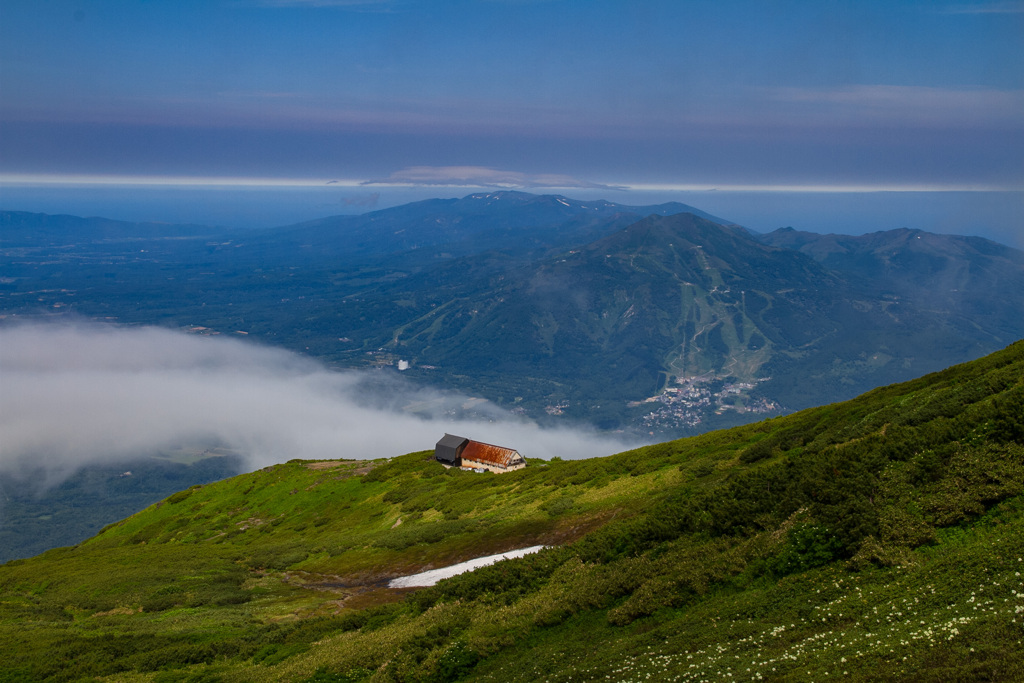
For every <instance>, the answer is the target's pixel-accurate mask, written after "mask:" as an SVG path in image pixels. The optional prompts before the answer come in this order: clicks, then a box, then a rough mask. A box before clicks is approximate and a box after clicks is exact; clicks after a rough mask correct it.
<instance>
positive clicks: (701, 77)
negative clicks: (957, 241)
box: [0, 0, 1024, 232]
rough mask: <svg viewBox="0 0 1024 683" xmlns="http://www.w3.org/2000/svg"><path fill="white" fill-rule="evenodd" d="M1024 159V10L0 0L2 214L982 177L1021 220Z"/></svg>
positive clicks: (886, 186)
mask: <svg viewBox="0 0 1024 683" xmlns="http://www.w3.org/2000/svg"><path fill="white" fill-rule="evenodd" d="M1022 159H1024V2H1017V1H1005V0H996V1H991V2H989V1H983V2H926V1H924V0H921V1H914V2H909V1H908V2H900V1H893V0H888V1H883V2H878V1H874V0H858V1H853V2H837V1H829V0H821V1H811V0H804V1H792V2H775V1H771V0H764V1H735V0H734V1H731V2H730V1H728V0H719V1H716V2H686V1H683V0H675V1H672V2H642V1H636V0H634V1H631V2H624V1H623V2H608V1H603V0H589V1H587V2H580V1H570V0H547V1H545V0H505V1H502V0H489V1H485V0H478V1H474V2H470V1H465V2H444V1H430V2H426V1H417V0H393V1H392V0H381V1H380V2H359V1H348V0H202V1H191V0H176V1H175V2H156V1H142V0H139V1H136V2H130V1H126V0H121V1H116V0H48V1H47V2H38V1H36V0H4V1H3V2H2V3H0V182H2V183H3V186H4V189H3V193H4V196H3V197H0V200H2V201H3V204H4V205H5V208H21V207H16V206H9V205H10V204H11V202H12V201H17V200H18V199H19V198H21V197H24V196H27V195H24V194H23V193H21V191H22V190H24V189H25V188H26V187H29V186H32V187H34V188H37V189H38V187H47V188H50V190H51V191H53V190H54V188H59V187H71V186H72V185H69V183H71V184H73V186H76V187H80V186H82V185H83V183H84V184H88V183H91V182H94V181H96V180H102V181H103V182H105V183H107V185H106V187H108V188H109V187H110V186H111V184H113V185H114V186H119V185H123V184H128V186H131V183H134V182H138V181H139V179H146V180H147V182H150V181H152V180H153V179H162V180H160V181H161V182H167V183H172V184H177V185H179V186H185V185H188V186H196V185H199V186H202V185H204V184H206V185H209V184H211V183H223V182H225V181H224V179H225V178H236V179H237V178H241V179H247V180H245V181H244V182H246V183H250V184H256V185H259V184H266V183H270V184H271V186H275V185H274V184H277V185H276V186H280V184H281V183H282V182H296V181H299V182H300V183H304V184H307V185H308V186H310V187H318V186H319V187H322V186H324V184H325V183H326V182H327V181H330V180H334V181H338V182H336V183H334V187H335V188H336V189H337V190H338V191H341V189H342V188H348V189H349V191H350V192H351V196H353V197H356V196H362V195H360V194H359V193H362V194H366V192H367V190H366V188H371V189H376V190H379V191H380V192H382V193H383V195H384V196H385V197H398V196H405V195H402V194H401V193H399V194H395V191H394V188H396V187H397V188H405V190H408V189H409V188H422V189H424V191H427V190H431V192H432V193H433V194H442V195H454V194H459V192H458V188H461V187H477V186H504V187H516V188H522V189H528V190H533V191H538V190H539V191H547V190H548V189H554V190H557V191H559V192H561V193H563V194H569V195H579V194H580V193H587V192H598V191H602V190H603V191H605V192H612V193H613V194H615V195H616V196H615V199H616V200H617V201H622V200H623V199H624V198H625V197H624V196H622V195H623V193H624V192H625V193H626V194H628V193H629V192H632V193H633V194H634V195H635V196H636V197H642V198H644V199H646V198H648V197H650V196H655V195H657V196H658V197H664V198H682V200H684V201H685V199H686V196H687V195H686V193H687V192H690V193H692V192H702V191H708V190H712V189H717V190H719V191H734V192H739V191H742V192H752V191H771V192H783V191H786V192H799V191H806V190H808V189H813V190H816V191H820V190H823V189H832V190H839V191H842V192H845V193H849V192H851V191H864V190H894V191H908V190H914V191H915V193H914V194H915V195H919V194H922V193H927V192H935V191H957V192H958V194H962V193H963V192H962V191H967V190H969V191H973V192H979V191H980V192H984V191H993V192H999V193H1001V194H1002V196H1003V198H1002V200H1001V203H999V206H1000V207H1002V208H1000V209H999V211H998V212H995V213H998V216H999V217H998V218H993V221H996V222H997V223H999V225H998V226H997V227H998V229H999V230H1002V231H1003V232H1006V231H1007V230H1010V229H1012V227H1013V225H1014V223H1013V221H1014V217H1015V215H1016V218H1017V219H1018V220H1017V223H1016V224H1017V225H1018V226H1019V225H1020V221H1019V218H1020V213H1021V209H1022V207H1024V204H1022V202H1021V200H1020V193H1021V191H1022V189H1024V161H1022ZM254 178H255V179H261V180H256V181H254V180H252V179H254ZM232 182H236V181H232ZM12 188H13V189H12ZM623 188H626V189H623ZM19 193H20V194H19ZM428 193H429V192H428ZM652 193H654V194H652ZM1006 193H1009V196H1010V199H1009V200H1008V199H1007V198H1006ZM51 194H52V192H51ZM1014 196H1016V197H1017V199H1016V201H1014V200H1013V197H1014ZM971 201H973V202H975V203H977V202H978V201H979V200H978V199H977V198H976V197H975V198H974V199H972V200H971ZM356 205H357V203H353V204H352V206H356ZM1007 207H1008V208H1007ZM995 213H994V214H993V215H995ZM882 227H895V226H882ZM921 227H926V226H921Z"/></svg>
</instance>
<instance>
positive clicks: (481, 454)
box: [462, 441, 522, 467]
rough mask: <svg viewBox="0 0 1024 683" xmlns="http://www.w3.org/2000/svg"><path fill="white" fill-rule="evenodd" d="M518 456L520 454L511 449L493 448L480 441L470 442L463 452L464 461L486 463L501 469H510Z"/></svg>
mask: <svg viewBox="0 0 1024 683" xmlns="http://www.w3.org/2000/svg"><path fill="white" fill-rule="evenodd" d="M517 455H519V453H518V452H517V451H515V450H513V449H511V448H502V447H501V446H492V445H491V444H489V443H480V442H479V441H470V442H469V443H468V444H466V447H465V448H464V449H463V451H462V459H463V460H474V461H476V462H485V463H490V464H493V465H500V466H501V467H508V466H509V465H510V464H511V463H512V460H513V458H515V457H516V456H517ZM520 457H522V456H520Z"/></svg>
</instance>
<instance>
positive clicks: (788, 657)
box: [0, 342, 1024, 682]
mask: <svg viewBox="0 0 1024 683" xmlns="http://www.w3.org/2000/svg"><path fill="white" fill-rule="evenodd" d="M1022 442H1024V342H1018V343H1016V344H1014V345H1012V346H1010V347H1008V348H1007V349H1005V350H1003V351H1000V352H997V353H995V354H992V355H991V356H988V357H986V358H983V359H981V360H978V361H975V362H972V363H967V364H964V365H960V366H956V367H953V368H950V369H948V370H945V371H943V372H939V373H935V374H932V375H928V376H926V377H924V378H921V379H918V380H914V381H911V382H907V383H904V384H899V385H892V386H888V387H884V388H880V389H876V390H874V391H871V392H869V393H867V394H864V395H862V396H860V397H858V398H856V399H854V400H851V401H847V402H845V403H840V404H833V405H829V406H824V407H821V408H814V409H810V410H805V411H803V412H800V413H796V414H794V415H790V416H787V417H782V418H775V419H772V420H768V421H765V422H762V423H758V424H754V425H747V426H744V427H738V428H734V429H731V430H727V431H720V432H713V433H710V434H705V435H702V436H699V437H694V438H690V439H684V440H678V441H672V442H668V443H663V444H658V445H655V446H650V447H646V448H641V449H638V450H635V451H630V452H627V453H622V454H619V455H615V456H610V457H607V458H595V459H591V460H584V461H572V462H561V461H557V460H556V461H552V462H549V463H542V462H538V461H531V462H530V466H529V467H527V468H526V469H525V470H521V471H519V472H514V473H510V474H505V475H490V474H482V475H481V474H473V473H465V472H459V471H452V470H445V469H443V468H442V467H441V466H440V465H438V464H437V463H434V462H432V461H431V460H430V452H427V451H425V452H421V453H412V454H409V455H405V456H401V457H395V458H390V459H371V457H372V456H375V455H377V454H366V455H367V459H366V460H362V461H331V462H302V461H291V462H289V463H286V464H282V465H277V466H274V467H270V468H267V469H264V470H261V471H258V472H254V473H251V474H245V475H241V476H238V477H234V478H232V479H227V480H224V481H221V482H218V483H215V484H210V485H206V486H202V487H193V488H191V489H187V490H185V491H181V492H179V493H176V494H174V495H172V496H170V497H169V498H167V499H166V500H164V501H162V502H161V503H159V504H157V505H154V506H151V507H150V508H147V509H146V510H144V511H142V512H140V513H138V514H136V515H134V516H132V517H130V518H128V519H126V520H124V521H123V522H120V523H117V524H114V525H111V526H109V527H108V528H106V529H104V530H103V531H102V532H101V533H99V534H98V535H97V536H95V537H94V538H92V539H90V540H89V541H87V542H84V543H82V544H80V545H78V546H76V547H73V548H60V549H56V550H52V551H49V552H47V553H44V554H43V555H40V556H38V557H36V558H32V559H29V560H16V561H12V562H8V563H7V564H6V565H3V566H0V638H2V639H3V642H4V643H5V645H6V647H5V648H2V649H0V671H2V672H3V673H0V681H4V680H10V681H14V680H19V681H20V680H47V681H74V680H95V679H99V680H105V681H126V682H127V681H133V682H134V681H156V682H170V681H196V682H198V681H279V680H284V681H309V682H316V681H364V680H367V681H453V680H463V679H465V680H491V681H535V680H550V681H568V680H575V681H579V680H602V681H606V680H616V681H628V680H633V681H637V680H680V681H700V680H787V681H788V680H792V681H797V680H816V681H820V680H829V679H833V678H835V679H839V678H850V679H854V680H880V679H895V678H900V679H906V680H922V681H923V680H934V681H955V680H1021V679H1024V647H1022V645H1021V644H1022V640H1024V578H1022V573H1024V445H1022ZM512 445H514V444H512ZM535 544H545V545H549V546H551V547H550V548H548V549H547V550H544V551H541V552H540V553H537V554H534V555H529V556H526V557H524V558H521V559H517V560H508V561H504V562H501V563H498V564H496V565H493V566H491V567H487V568H483V569H479V570H476V571H475V572H472V573H469V574H464V575H461V576H457V577H455V578H452V579H448V580H446V581H443V582H441V583H440V584H438V585H437V586H435V587H432V588H425V589H418V590H416V589H402V590H399V589H389V588H388V587H387V582H386V580H387V579H389V578H391V577H395V576H400V575H404V574H408V573H413V572H416V571H420V570H422V569H426V568H432V567H439V566H445V565H447V564H451V563H454V562H457V561H460V560H463V559H468V558H470V557H474V556H479V555H485V554H489V553H492V552H498V551H502V550H508V549H512V548H517V547H524V546H529V545H535Z"/></svg>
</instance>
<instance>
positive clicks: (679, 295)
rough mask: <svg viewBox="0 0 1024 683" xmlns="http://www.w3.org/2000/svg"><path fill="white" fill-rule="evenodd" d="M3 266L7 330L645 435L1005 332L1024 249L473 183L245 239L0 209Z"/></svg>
mask: <svg viewBox="0 0 1024 683" xmlns="http://www.w3.org/2000/svg"><path fill="white" fill-rule="evenodd" d="M112 235H116V239H112V238H111V236H112ZM33 236H36V237H33ZM33 240H35V241H33ZM0 251H2V261H0V263H2V266H3V272H4V273H5V275H6V277H4V279H3V282H2V283H0V313H3V314H6V315H7V316H26V315H40V314H46V315H53V314H55V313H57V314H60V313H63V312H65V311H74V312H77V313H79V314H81V315H85V316H90V317H102V318H104V319H113V320H118V321H121V322H126V323H151V324H160V325H167V326H176V327H182V328H186V329H196V328H205V329H203V330H202V331H203V332H211V331H212V332H220V333H225V334H227V333H234V332H236V331H241V332H246V333H248V334H249V335H251V336H253V337H257V338H261V339H263V340H265V341H268V342H270V343H274V344H279V345H283V346H287V347H290V348H293V349H296V350H299V351H302V352H304V353H309V354H312V355H315V356H318V357H321V358H323V359H325V360H326V361H328V362H330V363H332V364H335V365H338V366H348V367H360V366H367V365H374V366H385V367H388V366H390V367H396V368H397V367H398V362H399V361H400V360H401V361H405V363H403V364H402V367H405V366H406V364H408V370H407V371H406V372H407V374H408V375H410V376H412V377H415V378H417V379H418V380H420V381H424V382H428V383H432V384H436V385H443V386H449V387H454V388H458V389H460V390H462V391H466V392H468V393H471V394H473V395H477V396H483V397H485V398H488V399H490V400H492V401H493V402H495V403H497V404H499V405H503V406H505V407H507V408H509V409H511V410H514V411H516V412H519V413H524V414H526V415H528V416H531V417H533V418H535V419H539V420H565V419H579V420H584V421H588V422H591V423H593V424H596V425H598V426H600V427H602V428H606V429H641V430H643V431H650V432H655V433H661V434H675V433H687V432H693V431H704V430H706V429H709V428H714V427H718V426H724V425H728V424H733V423H737V422H744V421H749V420H751V419H756V418H758V417H760V416H763V415H766V414H772V413H776V412H781V411H788V410H794V409H799V408H803V407H807V406H811V405H816V404H821V403H828V402H832V401H836V400H841V399H845V398H848V397H850V396H853V395H855V394H857V393H859V392H861V391H864V390H866V389H869V388H871V387H873V386H877V385H880V384H889V383H892V382H895V381H900V380H905V379H909V378H911V377H915V376H919V375H921V374H923V373H925V372H928V371H931V370H936V369H940V368H943V367H946V366H948V365H950V364H953V363H956V362H960V361H964V360H967V359H971V358H975V357H979V356H981V355H983V354H985V353H987V352H990V351H992V350H995V349H997V348H1001V347H1003V346H1005V345H1006V344H1008V343H1010V342H1012V341H1014V340H1016V339H1019V338H1020V337H1022V336H1024V252H1021V251H1018V250H1016V249H1012V248H1009V247H1005V246H1003V245H1000V244H997V243H994V242H991V241H989V240H985V239H981V238H976V237H958V236H948V235H935V234H931V233H927V232H922V231H914V230H893V231H886V232H878V233H873V234H869V235H863V236H858V237H853V236H843V235H817V234H812V233H804V232H798V231H795V230H792V229H783V230H778V231H775V232H773V233H770V234H767V235H758V234H753V233H751V232H749V231H747V230H745V229H743V228H741V227H739V226H736V225H733V224H731V223H729V222H728V221H725V220H722V219H718V218H715V217H714V216H711V215H709V214H707V213H704V212H701V211H699V210H697V209H694V208H693V207H689V206H686V205H683V204H674V203H673V204H663V205H657V206H644V207H633V206H625V205H619V204H613V203H610V202H604V201H594V202H586V201H578V200H572V199H568V198H565V197H560V196H555V195H543V196H537V195H530V194H525V193H519V192H492V193H482V194H473V195H469V196H467V197H464V198H462V199H444V200H442V199H436V200H428V201H424V202H416V203H413V204H408V205H405V206H400V207H395V208H392V209H385V210H382V211H375V212H372V213H368V214H364V215H361V216H338V217H332V218H325V219H321V220H318V221H313V222H309V223H302V224H299V225H294V226H287V227H282V228H275V229H271V230H252V231H246V230H231V231H227V230H219V229H214V228H201V227H197V226H183V227H178V226H166V227H165V228H162V229H157V228H155V227H154V224H140V225H135V224H125V223H117V222H115V221H103V220H102V219H80V218H75V217H62V216H45V215H42V214H26V213H14V212H7V213H3V214H0Z"/></svg>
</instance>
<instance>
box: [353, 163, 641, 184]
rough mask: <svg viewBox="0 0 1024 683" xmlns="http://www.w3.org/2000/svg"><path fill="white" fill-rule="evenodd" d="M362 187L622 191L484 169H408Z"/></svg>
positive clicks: (543, 175) (568, 179)
mask: <svg viewBox="0 0 1024 683" xmlns="http://www.w3.org/2000/svg"><path fill="white" fill-rule="evenodd" d="M363 185H429V186H443V187H500V188H520V189H537V188H545V187H547V188H551V187H557V188H587V189H607V190H614V189H623V188H621V187H615V186H612V185H602V184H600V183H592V182H590V181H587V180H580V179H578V178H573V177H572V176H567V175H559V174H554V173H539V174H538V173H532V174H531V173H520V172H518V171H503V170H500V169H496V168H486V167H484V166H410V167H408V168H403V169H402V170H400V171H395V172H394V173H392V174H391V175H389V176H388V177H387V178H378V179H376V180H367V181H366V182H364V183H363Z"/></svg>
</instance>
